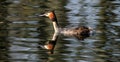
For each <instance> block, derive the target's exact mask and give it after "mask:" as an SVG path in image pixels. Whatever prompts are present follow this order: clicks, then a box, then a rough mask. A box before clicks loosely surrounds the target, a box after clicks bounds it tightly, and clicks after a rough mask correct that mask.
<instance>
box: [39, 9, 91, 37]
mask: <svg viewBox="0 0 120 62" xmlns="http://www.w3.org/2000/svg"><path fill="white" fill-rule="evenodd" d="M39 16H41V17H42V16H45V17H48V18H49V19H50V20H51V21H52V23H53V27H54V30H55V32H57V33H62V34H64V35H68V36H76V37H80V38H81V37H84V38H86V37H89V36H90V31H91V30H92V28H90V27H86V26H81V27H77V28H72V29H70V28H60V27H59V25H58V21H57V17H56V15H55V12H54V10H52V11H49V12H47V13H44V14H42V15H39Z"/></svg>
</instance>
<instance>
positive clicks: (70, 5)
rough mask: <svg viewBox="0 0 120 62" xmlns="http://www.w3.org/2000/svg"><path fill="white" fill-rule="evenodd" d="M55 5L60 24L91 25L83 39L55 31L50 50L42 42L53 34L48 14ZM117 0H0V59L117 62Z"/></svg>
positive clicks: (3, 61) (119, 45) (119, 57)
mask: <svg viewBox="0 0 120 62" xmlns="http://www.w3.org/2000/svg"><path fill="white" fill-rule="evenodd" d="M47 9H55V10H56V11H55V12H56V14H57V17H58V21H59V24H60V26H61V27H72V26H74V27H77V26H81V25H85V26H90V27H92V28H93V29H94V30H95V32H96V33H94V35H92V36H90V37H88V38H86V39H84V40H78V39H77V38H75V37H66V36H63V35H59V37H58V38H57V42H55V43H52V44H54V45H55V46H54V50H52V53H53V54H50V51H49V50H46V49H45V48H44V47H43V46H44V45H45V44H46V43H50V42H48V41H49V40H51V39H52V38H53V37H54V36H53V34H54V30H53V26H52V24H51V21H50V20H49V19H48V18H42V17H37V16H36V14H41V13H43V12H44V11H45V10H47ZM119 20H120V1H119V0H60V1H59V0H0V62H119V61H120V21H119Z"/></svg>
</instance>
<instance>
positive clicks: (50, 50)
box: [44, 32, 88, 54]
mask: <svg viewBox="0 0 120 62" xmlns="http://www.w3.org/2000/svg"><path fill="white" fill-rule="evenodd" d="M60 34H61V33H58V32H54V34H53V37H52V39H51V40H49V41H47V42H46V43H45V45H44V48H45V49H46V50H48V54H54V48H55V46H56V43H57V41H58V37H59V35H60ZM63 35H64V34H63ZM64 36H67V37H75V38H76V39H78V40H84V39H85V38H87V37H88V36H85V35H64Z"/></svg>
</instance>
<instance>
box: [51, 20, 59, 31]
mask: <svg viewBox="0 0 120 62" xmlns="http://www.w3.org/2000/svg"><path fill="white" fill-rule="evenodd" d="M52 23H53V28H54V30H55V32H59V26H58V23H57V21H53V22H52Z"/></svg>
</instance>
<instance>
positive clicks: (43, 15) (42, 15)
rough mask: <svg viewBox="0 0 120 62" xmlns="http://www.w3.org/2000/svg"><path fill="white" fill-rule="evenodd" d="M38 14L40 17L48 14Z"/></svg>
mask: <svg viewBox="0 0 120 62" xmlns="http://www.w3.org/2000/svg"><path fill="white" fill-rule="evenodd" d="M38 16H40V17H45V16H46V14H41V15H38Z"/></svg>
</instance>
